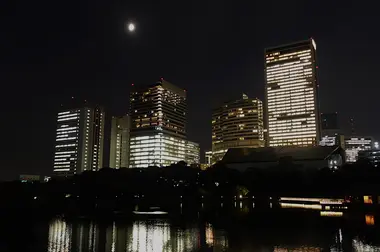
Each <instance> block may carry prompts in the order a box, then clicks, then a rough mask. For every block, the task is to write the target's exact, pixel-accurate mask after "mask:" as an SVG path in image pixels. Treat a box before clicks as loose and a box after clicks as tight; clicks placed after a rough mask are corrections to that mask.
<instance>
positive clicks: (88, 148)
mask: <svg viewBox="0 0 380 252" xmlns="http://www.w3.org/2000/svg"><path fill="white" fill-rule="evenodd" d="M104 117H105V114H104V111H103V109H102V108H101V107H91V106H86V107H82V108H75V109H66V110H62V111H61V112H59V113H58V115H57V131H56V140H55V152H54V162H53V171H54V174H55V175H63V176H67V175H74V174H79V173H81V172H83V171H86V170H92V171H94V170H98V169H99V168H101V167H103V141H104V136H103V135H104Z"/></svg>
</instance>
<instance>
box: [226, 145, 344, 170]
mask: <svg viewBox="0 0 380 252" xmlns="http://www.w3.org/2000/svg"><path fill="white" fill-rule="evenodd" d="M222 162H223V163H224V164H225V165H226V166H227V167H228V168H232V169H237V170H239V171H245V170H246V169H248V168H259V169H269V168H274V167H278V166H280V167H281V165H284V166H288V167H295V168H297V169H305V170H318V169H322V168H326V167H328V168H330V169H338V168H339V167H341V166H342V165H343V164H344V150H343V149H342V148H340V147H339V146H326V147H322V146H311V147H265V148H234V149H229V150H228V152H227V153H226V155H225V156H224V158H223V160H222Z"/></svg>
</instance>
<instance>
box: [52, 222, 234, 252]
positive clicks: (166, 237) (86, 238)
mask: <svg viewBox="0 0 380 252" xmlns="http://www.w3.org/2000/svg"><path fill="white" fill-rule="evenodd" d="M202 229H204V230H203V232H200V230H202ZM215 232H217V236H215ZM201 233H203V234H205V235H202V234H201ZM202 239H204V240H203V241H202ZM202 244H206V245H207V246H208V247H214V248H220V249H221V250H220V251H223V250H225V248H226V246H227V239H226V237H225V235H224V232H223V231H215V229H214V228H213V227H212V226H211V224H206V226H202V225H201V226H199V227H190V228H186V229H180V228H176V227H173V226H171V225H170V224H169V223H168V222H167V221H164V220H146V221H135V222H133V224H132V225H117V224H116V223H115V222H113V223H110V224H109V225H105V226H102V225H100V224H96V223H95V222H79V223H73V224H70V223H68V222H66V221H64V220H61V219H56V220H54V221H52V222H51V224H50V226H49V240H48V252H71V251H73V252H74V251H75V252H76V251H77V252H85V251H86V252H87V251H91V252H98V251H99V252H102V251H107V252H144V251H149V252H156V251H165V252H186V251H194V250H197V249H199V248H201V247H202ZM214 251H218V250H217V249H214Z"/></svg>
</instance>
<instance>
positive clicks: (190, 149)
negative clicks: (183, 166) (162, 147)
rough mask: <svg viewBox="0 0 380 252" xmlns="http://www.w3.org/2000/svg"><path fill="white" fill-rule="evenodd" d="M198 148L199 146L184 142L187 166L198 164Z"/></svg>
mask: <svg viewBox="0 0 380 252" xmlns="http://www.w3.org/2000/svg"><path fill="white" fill-rule="evenodd" d="M200 152H201V151H200V148H199V144H198V143H195V142H191V141H186V145H185V162H186V163H187V164H189V165H190V164H200V155H201V154H200Z"/></svg>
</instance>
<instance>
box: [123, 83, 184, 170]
mask: <svg viewBox="0 0 380 252" xmlns="http://www.w3.org/2000/svg"><path fill="white" fill-rule="evenodd" d="M130 102H131V106H130V116H131V131H130V159H129V167H130V168H141V167H148V166H167V165H170V164H172V163H176V162H179V161H185V150H186V91H185V90H183V89H181V88H178V87H177V86H174V85H173V84H171V83H169V82H167V81H165V80H163V79H161V80H160V81H158V82H157V83H155V84H153V85H150V86H147V87H136V86H134V85H133V90H132V91H131V97H130Z"/></svg>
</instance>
